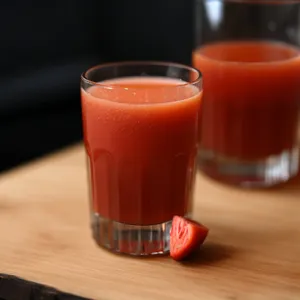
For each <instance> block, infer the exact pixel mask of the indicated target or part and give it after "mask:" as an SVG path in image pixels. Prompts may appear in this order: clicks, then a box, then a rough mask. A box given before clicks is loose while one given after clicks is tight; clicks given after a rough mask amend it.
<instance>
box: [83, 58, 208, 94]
mask: <svg viewBox="0 0 300 300" xmlns="http://www.w3.org/2000/svg"><path fill="white" fill-rule="evenodd" d="M141 65H145V66H163V67H172V66H173V67H177V68H181V69H185V70H189V71H191V72H193V73H195V74H196V79H194V80H192V81H190V82H187V81H182V83H178V84H174V85H171V86H163V87H157V88H160V89H161V88H163V89H166V88H172V89H174V88H178V87H186V86H190V85H197V84H199V83H201V81H202V73H201V71H199V70H198V69H196V68H193V67H191V66H188V65H184V64H180V63H174V62H164V61H147V60H145V61H143V60H142V61H122V62H109V63H102V64H98V65H95V66H93V67H91V68H88V69H87V70H86V71H84V72H83V73H82V74H81V76H80V77H81V80H82V81H83V82H84V83H87V84H90V85H91V86H99V87H103V88H109V89H116V88H122V87H120V86H118V85H116V84H114V85H110V84H105V83H102V82H101V81H100V82H97V81H93V80H90V79H88V77H87V76H88V73H89V72H91V71H93V70H96V69H99V70H100V69H102V68H110V67H118V66H133V67H134V66H141ZM149 76H155V75H149ZM128 77H129V76H128ZM135 77H139V76H138V75H136V76H135ZM164 77H166V78H170V79H172V78H173V79H179V80H180V78H175V77H169V76H164ZM118 78H120V77H118V76H116V77H113V78H110V79H111V80H113V79H118ZM110 79H108V80H110ZM129 89H130V90H132V89H134V88H129ZM154 89H155V88H154Z"/></svg>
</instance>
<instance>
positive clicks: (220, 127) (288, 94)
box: [192, 0, 300, 187]
mask: <svg viewBox="0 0 300 300" xmlns="http://www.w3.org/2000/svg"><path fill="white" fill-rule="evenodd" d="M196 5H197V6H196V9H195V11H196V19H195V21H196V23H195V27H196V30H195V32H196V39H195V40H196V45H195V49H194V51H193V56H192V58H193V66H194V67H196V68H197V69H199V70H201V72H202V74H203V101H202V110H201V111H202V114H201V118H200V123H201V124H200V128H201V132H200V135H199V139H200V151H199V166H200V169H201V170H202V171H203V172H204V173H205V174H207V175H208V176H210V177H213V178H215V179H217V180H220V181H223V182H227V183H231V184H235V185H240V186H245V187H268V186H272V185H275V184H278V183H281V182H284V181H287V180H289V179H290V178H292V177H293V176H295V175H296V174H297V173H298V169H299V162H298V160H299V148H298V145H297V130H298V129H299V103H300V55H299V54H300V52H299V47H298V46H299V44H300V18H299V15H300V1H291V0H277V1H271V0H260V1H258V0H243V1H242V0H197V2H196Z"/></svg>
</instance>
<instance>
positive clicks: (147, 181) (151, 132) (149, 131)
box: [81, 62, 202, 255]
mask: <svg viewBox="0 0 300 300" xmlns="http://www.w3.org/2000/svg"><path fill="white" fill-rule="evenodd" d="M201 96H202V79H201V74H200V73H199V71H197V70H196V69H193V68H191V67H188V66H184V65H180V64H174V63H163V62H123V63H112V64H105V65H100V66H96V67H94V68H91V69H89V70H88V71H86V72H85V73H84V74H83V75H82V77H81V102H82V120H83V131H84V144H85V149H86V157H87V169H88V175H89V186H90V207H91V224H92V231H93V237H94V239H95V240H96V242H97V243H98V244H99V245H100V246H102V247H104V248H106V249H109V250H110V251H112V252H118V253H125V254H130V255H155V254H164V253H167V252H168V251H169V231H170V227H171V220H172V218H173V216H174V215H180V216H189V215H190V214H191V212H192V199H193V190H194V180H195V173H196V169H197V168H196V160H197V151H198V118H199V110H200V102H201Z"/></svg>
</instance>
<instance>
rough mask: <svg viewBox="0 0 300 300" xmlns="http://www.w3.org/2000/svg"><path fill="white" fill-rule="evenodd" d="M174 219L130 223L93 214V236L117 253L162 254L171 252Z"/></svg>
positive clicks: (103, 245) (136, 254)
mask: <svg viewBox="0 0 300 300" xmlns="http://www.w3.org/2000/svg"><path fill="white" fill-rule="evenodd" d="M171 224H172V221H171V220H170V221H168V222H165V223H162V224H157V225H150V226H137V225H128V224H123V223H119V222H115V221H113V220H110V219H106V218H103V217H101V216H100V215H99V214H97V213H94V214H93V215H92V232H93V238H94V240H95V241H96V242H97V244H98V245H99V246H101V247H103V248H106V249H107V250H110V251H112V252H115V253H123V254H128V255H135V256H149V255H162V254H167V253H168V252H169V241H170V229H171Z"/></svg>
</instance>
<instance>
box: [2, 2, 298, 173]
mask: <svg viewBox="0 0 300 300" xmlns="http://www.w3.org/2000/svg"><path fill="white" fill-rule="evenodd" d="M196 1H198V4H197V5H196ZM208 2H209V1H208ZM199 3H200V4H199ZM201 3H202V4H201ZM196 8H197V9H196ZM224 9H225V10H227V9H229V10H230V11H226V14H224V16H225V17H223V19H222V22H221V23H220V24H219V28H218V29H217V30H216V29H213V27H211V24H210V20H209V19H208V18H207V15H206V14H205V12H204V9H203V2H202V1H201V0H148V1H146V0H51V1H41V0H39V1H37V0H32V1H28V0H12V1H1V2H0V28H1V41H0V66H1V73H0V76H1V80H0V97H1V98H0V139H1V144H0V145H1V147H0V171H2V170H5V169H8V168H10V167H13V166H15V165H17V164H20V163H23V162H25V161H28V160H30V159H32V158H35V157H39V156H41V155H44V154H46V153H48V152H51V151H53V150H56V149H59V148H61V147H64V146H66V145H69V144H72V143H75V142H77V141H80V140H81V138H82V132H81V116H80V97H79V84H80V74H81V73H82V72H83V71H85V70H86V69H87V68H89V67H91V66H93V65H95V64H99V63H102V62H106V61H120V60H164V61H173V62H180V63H185V64H190V60H191V52H192V49H193V44H194V38H193V37H194V36H195V35H194V31H195V30H197V32H199V34H197V37H198V39H199V40H200V42H201V39H202V42H203V41H206V42H209V41H210V40H214V39H216V38H217V39H223V38H224V39H227V38H231V37H233V38H236V39H239V38H240V37H242V36H245V32H247V34H248V36H249V37H252V36H253V37H260V34H261V35H265V32H264V31H263V30H262V29H263V23H264V24H267V23H268V20H272V19H274V17H275V19H276V20H277V21H278V24H277V25H278V28H279V29H278V30H279V31H280V30H281V31H282V32H281V31H280V32H279V31H276V33H275V32H271V33H270V34H273V35H274V34H276V37H279V36H280V35H282V37H283V38H282V39H283V40H284V37H285V28H286V22H295V21H293V20H298V11H297V10H294V11H290V12H286V11H284V13H283V11H282V7H281V8H280V7H279V8H276V9H275V10H274V12H271V14H270V10H269V9H268V11H267V12H266V13H264V10H263V9H261V8H259V10H258V9H257V8H256V9H255V8H254V10H253V8H250V7H241V6H240V5H237V4H236V5H231V6H230V7H229V6H228V7H225V8H224ZM288 9H290V10H293V9H292V7H289V8H288ZM196 11H197V18H196V19H198V21H199V20H201V22H195V23H194V17H195V15H196ZM280 16H282V17H280ZM201 18H202V19H201ZM196 19H195V20H196ZM281 19H282V20H281ZM194 24H196V26H195V25H194ZM199 26H200V27H199ZM195 28H197V29H195ZM258 28H259V29H258ZM266 28H267V27H266ZM267 30H268V29H267ZM228 33H230V36H229V35H228ZM270 37H271V38H273V37H272V36H270ZM297 43H298V41H297Z"/></svg>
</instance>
